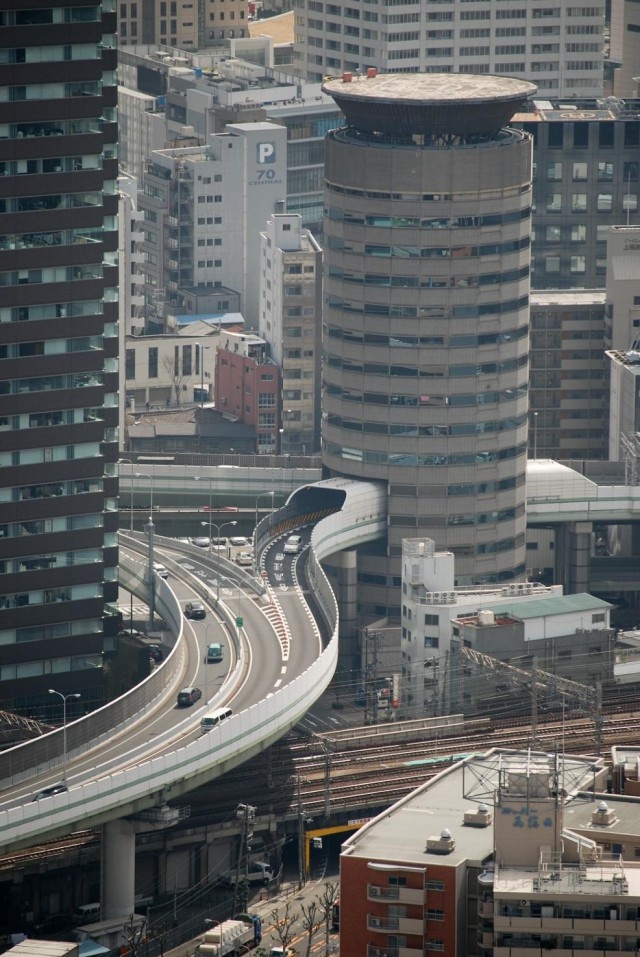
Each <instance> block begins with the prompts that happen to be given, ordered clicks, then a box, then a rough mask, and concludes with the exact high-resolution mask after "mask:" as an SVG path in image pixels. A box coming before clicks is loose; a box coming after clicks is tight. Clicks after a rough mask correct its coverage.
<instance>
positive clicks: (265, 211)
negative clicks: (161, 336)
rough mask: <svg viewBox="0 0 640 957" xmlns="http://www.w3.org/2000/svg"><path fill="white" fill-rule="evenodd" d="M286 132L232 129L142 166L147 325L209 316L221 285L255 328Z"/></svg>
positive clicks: (282, 186)
mask: <svg viewBox="0 0 640 957" xmlns="http://www.w3.org/2000/svg"><path fill="white" fill-rule="evenodd" d="M286 153H287V145H286V130H285V129H284V128H283V127H281V126H276V125H275V124H274V123H232V124H229V126H227V129H226V132H225V133H219V134H216V135H215V136H211V137H210V138H209V141H208V143H207V145H206V146H203V147H199V146H196V147H187V148H184V149H175V150H174V149H170V150H156V151H155V152H154V153H153V154H152V155H151V157H150V158H149V162H148V163H147V168H146V172H145V174H144V178H143V194H144V195H143V196H142V197H141V200H140V209H141V210H142V216H143V221H144V237H143V241H142V243H141V251H142V252H143V254H144V257H145V261H144V265H143V267H142V268H143V271H144V295H145V301H146V304H147V319H148V320H149V318H150V317H153V316H157V320H158V326H159V327H160V326H161V325H162V319H163V316H164V313H165V312H170V313H172V314H174V315H175V314H176V313H180V312H182V311H186V310H185V309H184V306H185V302H186V300H187V298H189V297H190V298H191V299H192V300H193V299H194V297H195V299H196V301H197V300H198V299H199V300H201V301H202V303H203V306H202V307H200V306H196V311H197V312H202V313H205V312H207V311H210V310H209V309H208V307H207V305H206V303H207V302H208V301H209V299H210V297H211V296H212V295H213V294H215V293H216V291H219V290H220V289H221V288H222V287H223V286H226V287H228V288H230V289H233V290H236V291H237V292H239V293H240V295H241V310H242V313H243V315H244V317H245V320H246V321H247V322H248V323H249V324H250V325H251V326H252V327H255V326H256V325H257V319H258V295H259V273H258V270H257V269H255V268H252V263H257V262H258V260H259V257H260V230H261V229H263V228H264V226H265V223H266V222H267V219H268V218H269V216H270V215H271V214H272V213H273V212H274V210H275V209H276V207H277V204H279V203H282V202H284V199H285V197H286Z"/></svg>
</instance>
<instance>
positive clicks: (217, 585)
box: [200, 512, 238, 605]
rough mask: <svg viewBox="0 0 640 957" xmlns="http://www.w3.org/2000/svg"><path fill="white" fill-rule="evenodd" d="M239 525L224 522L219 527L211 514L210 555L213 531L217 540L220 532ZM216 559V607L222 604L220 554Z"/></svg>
mask: <svg viewBox="0 0 640 957" xmlns="http://www.w3.org/2000/svg"><path fill="white" fill-rule="evenodd" d="M200 524H201V525H205V526H206V524H207V523H206V522H201V523H200ZM237 524H238V523H237V521H235V520H234V521H233V522H222V523H221V524H220V525H218V524H216V522H212V521H211V512H209V554H211V542H212V538H211V529H212V528H215V530H216V538H220V532H221V530H222V529H223V528H230V527H231V526H232V525H237ZM216 557H217V559H218V575H217V577H216V605H217V604H219V602H220V552H218V551H216Z"/></svg>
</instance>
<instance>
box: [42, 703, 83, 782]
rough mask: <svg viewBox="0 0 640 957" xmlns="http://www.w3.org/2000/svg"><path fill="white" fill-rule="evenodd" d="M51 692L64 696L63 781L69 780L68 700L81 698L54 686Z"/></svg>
mask: <svg viewBox="0 0 640 957" xmlns="http://www.w3.org/2000/svg"><path fill="white" fill-rule="evenodd" d="M49 694H57V695H58V697H59V698H62V782H63V784H64V782H65V781H66V780H67V701H70V700H73V699H74V698H79V697H80V695H79V694H63V693H62V692H61V691H56V690H55V689H54V688H49Z"/></svg>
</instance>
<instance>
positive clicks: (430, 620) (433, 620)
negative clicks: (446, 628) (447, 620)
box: [424, 615, 440, 625]
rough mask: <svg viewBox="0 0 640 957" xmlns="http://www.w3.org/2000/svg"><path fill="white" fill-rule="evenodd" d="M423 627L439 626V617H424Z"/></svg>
mask: <svg viewBox="0 0 640 957" xmlns="http://www.w3.org/2000/svg"><path fill="white" fill-rule="evenodd" d="M424 623H425V625H439V624H440V615H425V616H424Z"/></svg>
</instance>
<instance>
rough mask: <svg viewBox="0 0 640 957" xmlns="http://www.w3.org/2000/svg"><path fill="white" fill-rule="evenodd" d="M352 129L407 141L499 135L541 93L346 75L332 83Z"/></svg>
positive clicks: (434, 78) (512, 84)
mask: <svg viewBox="0 0 640 957" xmlns="http://www.w3.org/2000/svg"><path fill="white" fill-rule="evenodd" d="M322 90H323V92H325V93H328V94H329V96H332V97H333V99H334V100H335V101H336V103H337V105H338V106H339V107H340V109H341V110H342V112H343V113H344V115H345V117H346V120H347V124H348V125H349V126H351V127H355V128H356V129H358V130H361V131H362V132H367V133H384V134H389V135H391V136H396V137H403V136H413V135H415V134H418V135H427V136H440V135H447V134H453V135H458V136H465V135H467V134H474V133H495V132H497V131H498V130H500V129H502V127H503V126H506V125H507V124H508V123H509V120H510V119H511V117H512V116H513V115H514V113H517V112H520V111H521V110H522V107H523V104H524V102H525V100H527V99H528V98H529V97H531V96H533V95H534V94H535V92H536V90H537V87H536V85H535V83H528V82H527V81H526V80H518V79H516V78H513V77H502V76H487V75H486V74H483V75H475V74H473V73H414V74H411V73H376V71H375V70H373V69H369V70H367V72H366V75H364V76H360V75H356V74H351V73H343V74H342V76H341V77H327V78H326V79H325V81H324V82H323V84H322Z"/></svg>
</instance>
